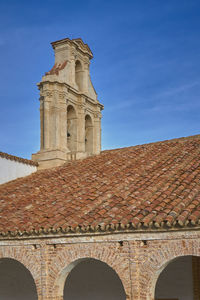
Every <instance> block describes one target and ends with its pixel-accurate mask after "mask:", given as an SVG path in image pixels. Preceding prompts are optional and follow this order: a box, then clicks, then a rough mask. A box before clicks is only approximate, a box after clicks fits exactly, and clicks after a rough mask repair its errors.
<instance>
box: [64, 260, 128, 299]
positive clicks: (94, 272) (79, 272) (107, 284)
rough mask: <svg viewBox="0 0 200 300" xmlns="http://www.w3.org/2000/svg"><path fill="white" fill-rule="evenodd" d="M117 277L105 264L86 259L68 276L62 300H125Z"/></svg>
mask: <svg viewBox="0 0 200 300" xmlns="http://www.w3.org/2000/svg"><path fill="white" fill-rule="evenodd" d="M125 299H126V295H125V292H124V288H123V285H122V282H121V280H120V279H119V277H118V275H117V274H116V273H115V272H114V270H113V269H112V268H110V267H109V266H108V265H106V264H105V263H102V262H101V261H98V260H94V259H88V260H86V261H83V262H80V263H79V264H78V265H77V266H76V267H74V269H73V270H72V271H71V272H70V274H69V275H68V277H67V279H66V282H65V288H64V300H125Z"/></svg>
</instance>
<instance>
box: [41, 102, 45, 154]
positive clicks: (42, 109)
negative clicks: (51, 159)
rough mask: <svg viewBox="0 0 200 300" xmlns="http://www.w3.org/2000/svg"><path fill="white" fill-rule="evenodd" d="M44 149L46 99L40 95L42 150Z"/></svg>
mask: <svg viewBox="0 0 200 300" xmlns="http://www.w3.org/2000/svg"><path fill="white" fill-rule="evenodd" d="M43 149H44V101H43V97H40V150H43Z"/></svg>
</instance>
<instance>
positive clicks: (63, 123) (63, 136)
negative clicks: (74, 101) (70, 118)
mask: <svg viewBox="0 0 200 300" xmlns="http://www.w3.org/2000/svg"><path fill="white" fill-rule="evenodd" d="M65 98H66V96H65V94H60V99H61V100H60V113H59V114H60V149H63V150H64V151H66V149H67V101H66V100H65Z"/></svg>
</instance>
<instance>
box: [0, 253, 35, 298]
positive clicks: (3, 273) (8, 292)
mask: <svg viewBox="0 0 200 300" xmlns="http://www.w3.org/2000/svg"><path fill="white" fill-rule="evenodd" d="M0 299H3V300H27V299H29V300H37V299H38V296H37V290H36V285H35V282H34V279H33V277H32V275H31V273H30V271H29V270H28V269H27V268H26V267H25V266H24V265H23V264H22V263H20V262H19V261H17V260H15V259H11V258H1V259H0Z"/></svg>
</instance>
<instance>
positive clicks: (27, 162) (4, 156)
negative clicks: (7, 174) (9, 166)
mask: <svg viewBox="0 0 200 300" xmlns="http://www.w3.org/2000/svg"><path fill="white" fill-rule="evenodd" d="M0 157H2V158H6V159H9V160H14V161H18V162H21V163H24V164H27V165H32V166H38V163H37V162H35V161H33V160H30V159H26V158H22V157H19V156H15V155H11V154H8V153H6V152H2V151H0Z"/></svg>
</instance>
